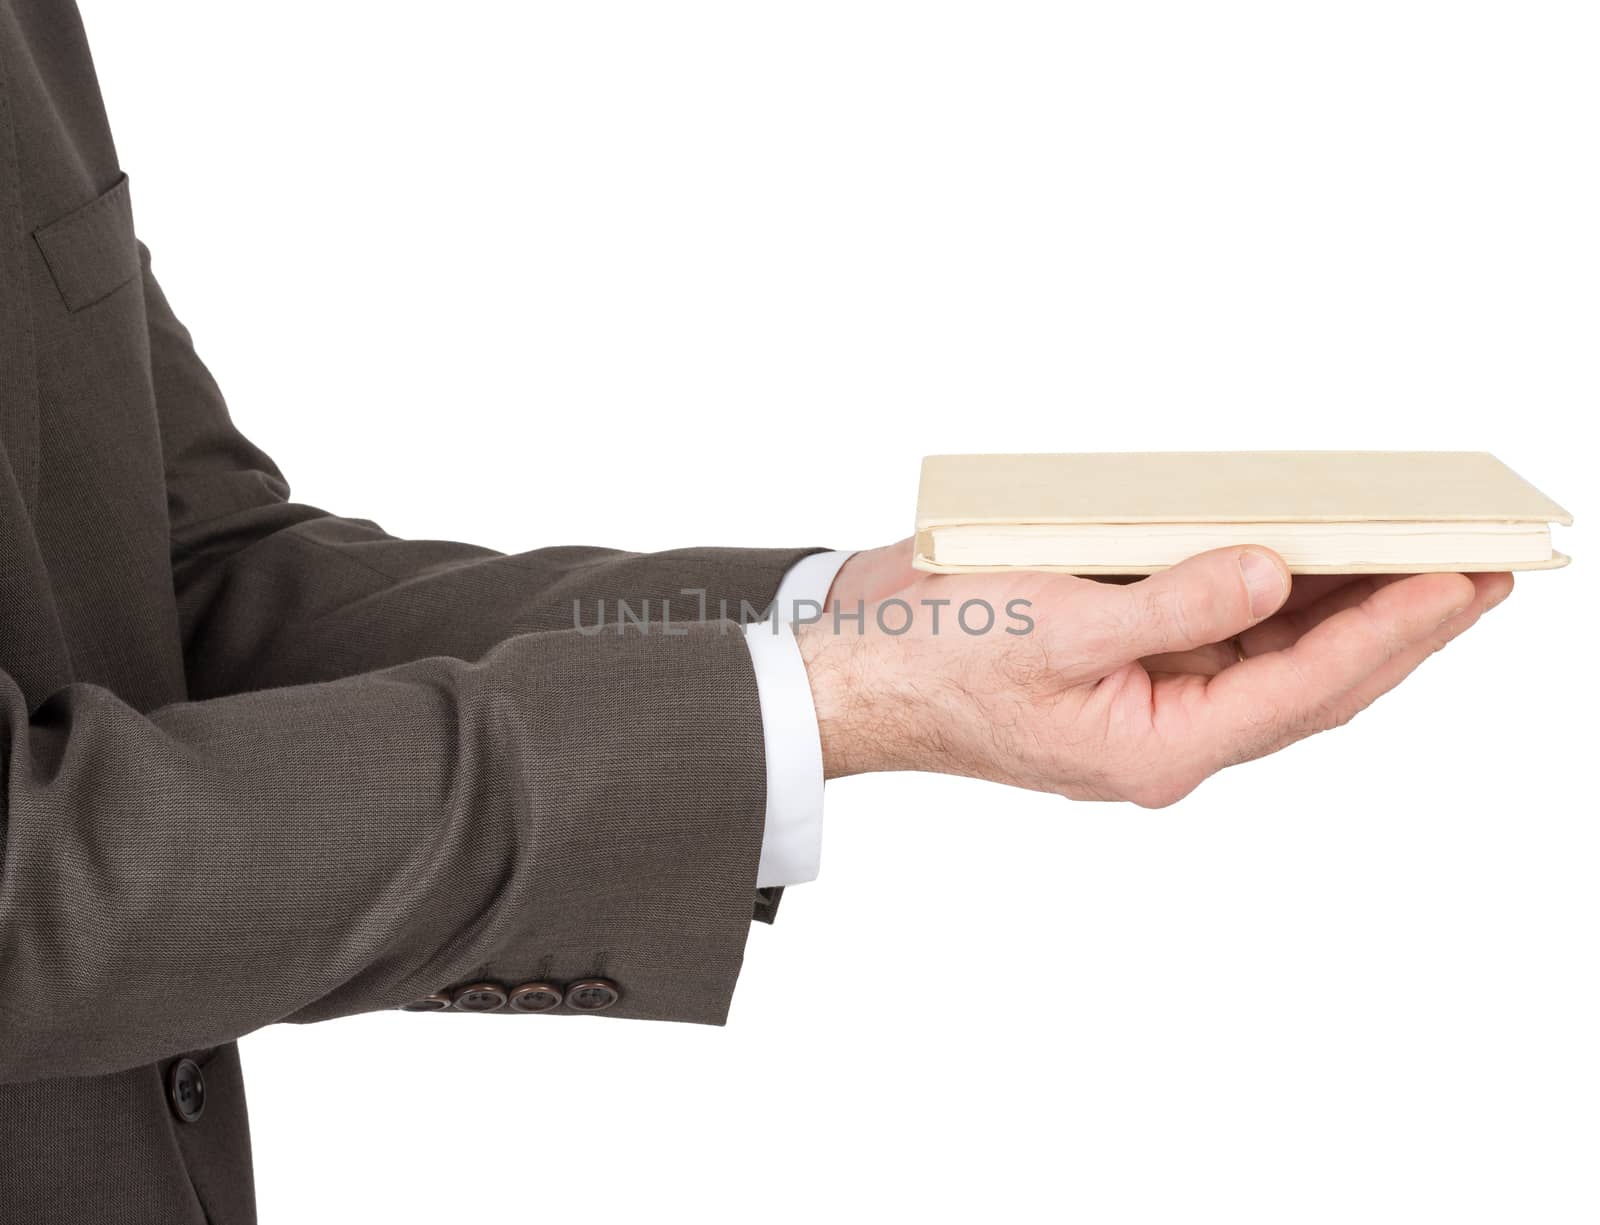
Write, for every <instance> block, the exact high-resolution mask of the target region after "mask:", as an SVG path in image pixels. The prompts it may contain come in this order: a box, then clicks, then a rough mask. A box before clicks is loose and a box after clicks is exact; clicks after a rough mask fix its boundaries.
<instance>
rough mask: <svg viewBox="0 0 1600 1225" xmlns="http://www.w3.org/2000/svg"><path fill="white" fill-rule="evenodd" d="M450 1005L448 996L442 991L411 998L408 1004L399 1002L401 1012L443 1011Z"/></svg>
mask: <svg viewBox="0 0 1600 1225" xmlns="http://www.w3.org/2000/svg"><path fill="white" fill-rule="evenodd" d="M448 1007H450V997H449V996H448V995H446V994H445V993H444V992H443V991H435V992H434V993H433V994H432V995H425V996H423V997H422V998H421V999H420V1000H412V1001H411V1002H410V1003H409V1004H401V1005H400V1011H401V1012H443V1011H444V1010H445V1009H446V1008H448Z"/></svg>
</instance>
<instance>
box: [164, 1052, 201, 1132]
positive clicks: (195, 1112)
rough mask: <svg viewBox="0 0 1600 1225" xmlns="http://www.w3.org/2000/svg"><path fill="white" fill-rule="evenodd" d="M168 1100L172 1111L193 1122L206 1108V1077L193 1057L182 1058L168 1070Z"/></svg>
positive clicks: (185, 1120) (184, 1119)
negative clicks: (201, 1073)
mask: <svg viewBox="0 0 1600 1225" xmlns="http://www.w3.org/2000/svg"><path fill="white" fill-rule="evenodd" d="M167 1100H168V1101H169V1102H170V1103H171V1104H172V1113H173V1114H175V1115H177V1116H178V1117H179V1118H180V1119H182V1120H183V1121H184V1122H185V1123H193V1122H194V1121H195V1120H196V1119H198V1118H199V1117H200V1116H201V1115H202V1114H203V1113H205V1108H206V1078H205V1077H204V1076H202V1075H200V1065H199V1064H198V1063H196V1062H195V1061H194V1060H193V1059H180V1060H178V1062H177V1063H175V1064H173V1065H172V1067H171V1068H170V1069H168V1071H167Z"/></svg>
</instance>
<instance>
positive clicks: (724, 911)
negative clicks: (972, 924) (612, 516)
mask: <svg viewBox="0 0 1600 1225" xmlns="http://www.w3.org/2000/svg"><path fill="white" fill-rule="evenodd" d="M309 292H317V287H316V286H315V285H311V286H310V287H309ZM286 330H292V329H286ZM352 411H360V410H359V409H352ZM538 458H539V457H537V456H530V460H531V461H533V462H537V460H538ZM808 551H809V550H804V549H796V550H782V551H778V550H774V551H753V550H731V549H686V550H681V551H675V552H669V553H658V554H653V555H637V554H628V553H620V552H614V551H610V550H605V549H598V548H587V547H583V548H553V549H544V550H540V551H537V552H532V553H525V554H521V555H519V556H510V557H508V556H502V555H499V554H496V553H493V552H490V551H489V550H487V549H481V548H475V547H473V546H470V545H463V544H449V543H443V542H437V541H405V540H396V539H394V538H392V537H390V536H388V535H386V534H385V533H384V532H383V531H382V530H380V529H379V528H378V527H376V526H375V525H374V524H372V523H369V522H366V521H363V520H360V519H349V518H341V517H338V516H336V515H331V514H328V513H327V512H325V511H321V510H317V509H315V508H313V507H310V506H305V505H300V504H297V503H295V502H293V501H291V500H290V498H289V491H288V487H287V486H286V485H285V483H284V480H283V478H282V476H281V475H280V474H279V472H278V469H277V468H276V467H275V466H274V465H273V463H272V461H271V460H269V459H268V458H267V457H266V456H265V455H263V454H262V453H261V452H260V451H259V450H257V449H256V448H255V447H254V446H252V445H251V444H250V442H249V441H248V440H246V439H245V437H244V436H243V435H241V434H240V433H239V432H238V431H237V430H236V429H235V427H234V425H233V424H232V422H231V421H230V420H229V417H228V413H227V410H226V408H225V407H224V405H223V401H222V397H221V395H220V394H219V393H218V391H217V388H216V385H215V384H214V383H213V382H212V379H211V377H210V375H209V374H208V373H207V371H206V369H205V367H204V366H203V365H202V364H201V363H200V360H199V358H197V357H196V356H195V352H194V349H193V348H192V347H191V344H190V339H189V334H188V333H187V332H186V331H185V330H184V328H183V326H182V325H181V324H180V323H179V322H178V320H177V319H176V318H175V317H174V316H173V314H172V311H171V309H170V308H169V307H168V305H167V301H166V298H165V297H164V296H163V295H162V292H161V289H160V287H159V286H158V285H157V284H156V282H155V280H154V279H153V277H152V276H151V273H150V260H149V253H148V252H147V251H146V250H145V249H144V248H143V247H142V246H141V245H139V244H138V242H137V241H136V239H135V236H134V229H133V223H132V212H131V209H130V204H129V187H128V180H127V178H126V177H124V175H123V172H122V169H121V167H120V166H119V164H118V161H117V155H116V151H115V149H114V148H113V146H112V141H111V136H110V133H109V131H108V129H107V125H106V119H105V115H104V113H103V109H102V105H101V100H100V95H99V89H98V86H97V84H96V82H95V77H94V72H93V68H92V66H91V64H90V60H89V53H88V49H87V47H86V45H85V42H84V36H83V31H82V28H81V25H80V22H79V18H78V14H77V11H76V8H75V6H74V5H73V4H72V3H71V0H0V750H3V765H4V778H3V783H4V793H3V810H0V1220H4V1221H19V1222H20V1221H30V1222H36V1223H39V1225H56V1223H61V1225H67V1223H70V1225H84V1223H88V1222H118V1223H124V1225H144V1223H146V1222H149V1223H151V1225H155V1223H157V1222H159V1223H160V1225H184V1223H189V1222H193V1223H196V1225H198V1223H201V1222H211V1223H212V1225H241V1223H243V1222H248V1221H251V1220H253V1218H254V1210H253V1206H252V1205H253V1200H252V1194H251V1188H250V1157H249V1138H248V1129H247V1125H246V1118H245V1102H244V1090H243V1086H242V1083H241V1080H240V1074H239V1064H238V1054H237V1050H236V1048H235V1047H234V1045H233V1041H234V1039H236V1038H238V1037H239V1036H240V1035H242V1034H246V1033H249V1032H250V1031H251V1030H254V1029H256V1028H258V1027H260V1026H263V1025H268V1024H271V1023H273V1022H275V1021H319V1020H322V1019H324V1018H328V1017H338V1016H345V1015H348V1014H351V1013H357V1012H364V1011H368V1010H373V1009H386V1008H396V1007H401V1006H405V1005H408V1004H411V1003H413V1002H419V1003H418V1004H417V1006H418V1007H421V1008H426V1007H435V1006H438V1007H443V1006H444V1005H446V1004H448V1003H449V1002H450V1001H451V999H452V996H453V993H454V992H456V991H457V989H459V988H461V987H464V986H468V985H471V984H475V983H487V984H491V986H488V987H484V988H481V989H480V990H478V991H476V992H471V993H468V998H466V999H464V1000H463V1001H461V1002H462V1003H465V1004H467V1005H469V1006H471V1005H477V1006H480V1007H484V1006H488V1007H494V1008H495V1010H496V1012H497V1015H500V1016H504V1017H506V1018H507V1023H515V1024H530V1025H536V1024H540V1023H550V1022H548V1021H546V1022H540V1021H536V1020H533V1019H531V1016H532V1012H531V1011H530V1012H514V1011H512V1009H511V1008H510V1006H509V1005H500V1004H499V1003H498V1000H499V998H500V997H501V996H503V995H506V994H510V992H511V990H512V989H514V988H515V987H517V986H518V985H521V984H530V983H544V984H550V985H551V988H552V990H544V989H536V990H532V991H530V992H525V993H524V995H523V997H520V999H519V1002H521V1003H522V1004H523V1005H525V1006H526V1007H527V1008H529V1009H530V1010H531V1009H538V1008H544V1007H547V1006H549V1005H551V1004H552V1003H553V1002H554V1001H555V1000H558V999H559V1000H563V1001H564V1002H562V1003H560V1004H557V1005H555V1006H554V1007H553V1008H550V1010H549V1015H562V1014H571V1013H573V1012H576V1011H579V1010H580V1009H582V1008H583V1007H585V1006H587V1007H593V1006H594V1005H596V1004H604V1003H607V1002H608V1001H609V999H610V993H612V992H614V993H615V995H616V997H617V998H616V999H615V1002H614V1003H611V1006H610V1007H609V1008H608V1009H606V1015H608V1016H621V1017H643V1018H660V1019H670V1020H679V1021H700V1022H710V1023H719V1022H721V1021H722V1020H723V1019H724V1017H725V1015H726V1011H727V1007H728V1000H729V995H730V993H731V992H732V990H733V985H734V979H735V977H736V975H737V973H738V970H739V963H740V958H741V956H742V952H743V947H744V941H745V936H746V933H747V930H748V926H749V923H750V919H751V915H752V900H753V897H754V894H753V886H754V881H755V872H756V860H757V856H758V853H759V849H760V842H761V833H762V820H763V811H764V804H765V796H764V786H765V774H764V763H763V760H762V746H761V718H760V713H759V708H758V706H757V702H756V694H755V688H754V678H753V675H752V670H751V665H750V661H749V657H748V653H747V651H746V648H745V645H744V642H743V640H742V637H741V635H740V634H739V633H738V632H737V630H736V629H734V628H733V627H731V626H730V625H729V624H728V623H727V622H726V621H719V622H713V621H706V622H701V623H698V624H695V625H693V626H690V627H688V632H687V633H684V634H682V635H672V636H666V635H663V634H661V633H658V632H657V633H643V634H640V633H638V632H633V633H629V634H627V635H619V634H615V633H609V632H608V633H604V634H596V635H589V634H585V633H580V632H577V631H576V630H574V629H573V628H572V626H573V607H572V602H573V600H574V599H582V600H584V601H586V602H589V601H593V600H595V599H599V598H604V599H616V598H625V599H627V600H629V601H631V602H632V603H633V605H634V606H635V607H637V606H638V604H639V602H640V601H641V600H643V599H646V598H649V599H653V600H660V599H663V598H670V597H678V599H677V600H676V601H675V603H674V613H675V614H676V615H677V616H678V617H680V618H682V617H685V616H692V615H693V613H691V612H689V611H688V610H689V608H690V607H691V606H692V602H690V601H686V600H684V599H683V598H682V597H681V596H679V592H680V591H681V590H682V589H684V588H704V589H705V590H706V591H707V592H708V593H709V597H710V600H711V601H712V603H711V606H710V607H711V608H712V609H713V610H715V609H716V608H717V604H716V602H717V601H718V600H721V599H726V600H728V601H730V602H731V603H732V605H733V606H734V607H737V606H738V604H739V602H740V601H748V602H749V603H751V604H753V605H756V606H757V607H760V606H763V605H765V604H766V603H767V602H768V601H769V600H770V599H771V598H772V595H773V593H774V591H775V590H776V587H777V584H778V581H779V579H780V577H781V576H782V574H783V572H784V571H785V570H786V569H787V568H788V567H789V566H790V565H791V564H793V563H794V562H795V561H796V560H797V559H798V558H799V557H801V556H803V555H804V554H805V553H806V552H808ZM587 606H588V607H591V608H592V605H587ZM588 619H589V620H591V621H592V619H593V618H592V615H591V616H590V617H589V618H588ZM775 902H776V899H775V898H766V899H762V900H760V901H759V902H758V904H757V905H758V909H760V908H761V907H762V906H765V907H767V908H768V909H769V910H770V907H771V906H772V905H775ZM595 979H599V980H606V982H607V983H609V984H610V985H609V986H600V987H596V988H590V989H587V990H585V991H582V992H573V991H570V990H568V988H569V987H570V986H571V985H572V984H574V983H578V982H581V981H585V980H595ZM452 1011H453V1012H458V1011H460V1010H459V1009H452ZM417 1023H418V1024H422V1023H426V1022H423V1021H421V1020H419V1021H418V1022H417ZM441 1023H443V1022H441ZM464 1023H466V1024H479V1023H493V1022H473V1021H467V1022H464ZM184 1059H186V1060H189V1061H192V1062H182V1061H181V1060H184ZM194 1115H198V1117H194V1118H193V1119H192V1121H189V1116H194Z"/></svg>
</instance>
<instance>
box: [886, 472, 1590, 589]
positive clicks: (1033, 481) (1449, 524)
mask: <svg viewBox="0 0 1600 1225" xmlns="http://www.w3.org/2000/svg"><path fill="white" fill-rule="evenodd" d="M1571 522H1572V516H1571V515H1569V514H1568V513H1567V512H1566V511H1565V510H1563V509H1562V508H1561V507H1560V506H1558V505H1557V504H1556V503H1555V502H1553V501H1551V499H1550V498H1548V497H1546V496H1545V495H1544V494H1543V493H1541V492H1539V490H1537V489H1535V488H1534V487H1533V486H1532V485H1530V484H1529V483H1528V482H1527V481H1525V480H1523V479H1522V478H1521V477H1520V476H1518V475H1517V474H1516V473H1515V472H1513V471H1511V469H1510V468H1508V467H1506V466H1505V465H1504V464H1503V463H1501V462H1500V461H1499V460H1498V459H1496V458H1495V457H1494V456H1493V455H1489V454H1487V453H1485V452H1481V451H1166V452H1116V453H1113V452H1085V453H1080V454H1056V455H1044V454H1039V455H930V456H928V457H927V458H926V459H925V460H923V462H922V483H921V488H920V491H919V494H918V499H917V524H916V528H917V531H916V553H915V561H914V564H915V565H916V567H917V568H918V569H921V570H930V571H934V572H940V573H961V572H968V571H985V570H1057V571H1065V572H1068V573H1072V574H1151V573H1154V572H1155V571H1157V570H1161V569H1163V568H1165V567H1167V566H1170V565H1173V564H1174V563H1176V562H1179V561H1182V560H1183V559H1184V558H1186V557H1191V556H1193V555H1194V554H1196V553H1202V552H1205V551H1206V550H1207V549H1214V548H1222V547H1225V546H1229V545H1241V544H1257V545H1265V546H1266V547H1268V548H1270V549H1273V550H1275V551H1276V552H1277V553H1279V554H1281V555H1282V556H1283V558H1284V560H1285V561H1286V562H1287V563H1288V565H1289V568H1290V570H1292V571H1294V572H1295V573H1299V574H1382V573H1413V572H1421V571H1430V570H1457V571H1473V570H1544V569H1551V568H1553V567H1556V566H1562V565H1565V564H1566V563H1567V561H1568V559H1567V558H1566V557H1565V556H1564V555H1563V554H1561V553H1558V552H1556V551H1555V550H1554V548H1553V547H1552V543H1551V538H1550V525H1551V524H1552V523H1558V524H1570V523H1571Z"/></svg>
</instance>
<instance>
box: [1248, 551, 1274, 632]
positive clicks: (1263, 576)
mask: <svg viewBox="0 0 1600 1225" xmlns="http://www.w3.org/2000/svg"><path fill="white" fill-rule="evenodd" d="M1239 573H1240V574H1242V575H1244V586H1245V590H1246V591H1248V592H1249V593H1250V615H1251V616H1252V617H1255V618H1257V619H1258V620H1259V619H1260V618H1262V617H1264V616H1266V615H1267V614H1268V613H1270V612H1271V611H1272V610H1273V609H1275V608H1276V607H1278V605H1279V604H1281V603H1283V597H1284V594H1285V593H1284V590H1283V570H1282V569H1280V568H1279V566H1278V563H1277V562H1275V561H1273V560H1272V558H1270V557H1268V556H1267V555H1266V554H1265V553H1258V552H1256V551H1255V550H1254V549H1246V550H1245V551H1244V552H1243V553H1240V554H1239Z"/></svg>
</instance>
